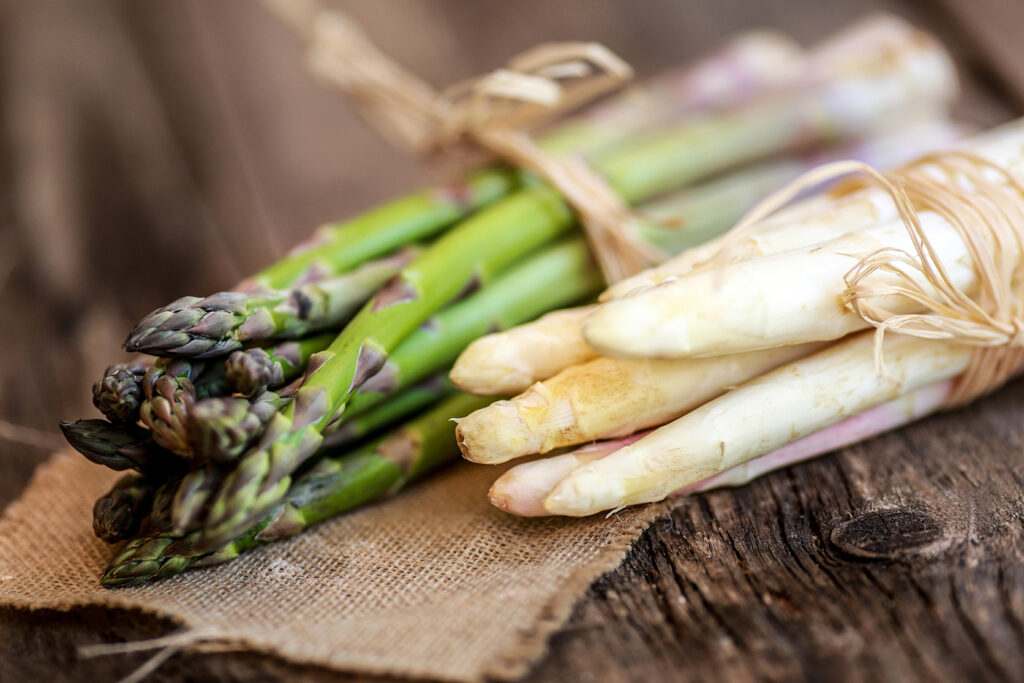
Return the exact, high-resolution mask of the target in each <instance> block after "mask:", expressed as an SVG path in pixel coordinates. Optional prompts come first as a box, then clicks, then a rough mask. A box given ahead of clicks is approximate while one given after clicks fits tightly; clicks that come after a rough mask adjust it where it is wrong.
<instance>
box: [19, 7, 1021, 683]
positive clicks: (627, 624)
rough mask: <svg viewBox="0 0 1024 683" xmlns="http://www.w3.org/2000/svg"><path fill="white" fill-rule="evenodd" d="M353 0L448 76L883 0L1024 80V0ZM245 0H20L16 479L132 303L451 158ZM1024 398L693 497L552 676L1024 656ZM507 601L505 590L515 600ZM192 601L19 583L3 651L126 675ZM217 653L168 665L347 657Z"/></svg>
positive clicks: (839, 667)
mask: <svg viewBox="0 0 1024 683" xmlns="http://www.w3.org/2000/svg"><path fill="white" fill-rule="evenodd" d="M343 7H344V8H345V9H346V10H347V11H349V12H350V13H351V14H352V15H353V16H355V17H356V18H357V19H359V20H360V21H362V22H364V25H365V27H366V28H367V29H368V31H369V32H370V33H371V35H373V36H374V37H375V39H376V40H377V41H378V42H379V43H380V44H381V45H382V46H384V47H385V48H386V49H387V50H388V51H390V52H391V53H393V54H394V55H395V56H396V57H397V58H399V59H400V60H401V61H403V62H404V63H406V64H409V65H413V66H414V67H415V69H416V70H417V71H418V72H420V73H421V74H422V75H423V76H425V77H426V78H428V79H431V80H432V81H434V82H435V83H438V84H445V83H449V82H452V81H454V80H456V79H459V78H462V77H466V76H470V75H472V74H475V73H478V72H481V71H483V70H485V69H486V68H489V67H492V66H496V65H498V64H499V63H501V62H502V61H503V60H504V59H505V58H507V57H508V56H510V55H512V54H514V53H516V52H517V51H519V50H521V49H523V48H525V47H527V46H530V45H532V44H534V43H537V42H539V41H542V40H547V39H582V38H586V39H594V40H598V41H602V42H605V43H607V44H609V45H610V46H611V47H612V48H614V49H615V50H616V51H617V52H619V54H622V55H624V56H626V57H627V58H628V59H629V60H630V61H631V62H632V63H633V64H634V65H635V66H636V67H637V69H638V71H639V72H640V73H641V75H643V74H650V73H653V72H655V71H656V70H658V69H659V68H662V67H665V66H668V65H672V64H676V63H679V62H682V61H685V60H688V59H691V58H694V57H696V56H698V55H700V54H701V53H702V52H704V51H706V50H708V49H710V48H711V47H712V46H714V45H716V44H717V43H719V42H720V41H721V40H722V38H723V37H724V36H726V35H728V34H730V33H733V32H735V31H738V30H741V29H745V28H751V27H756V26H762V25H767V26H775V27H778V28H781V29H784V30H786V31H787V32H789V33H791V34H792V35H794V36H795V37H797V38H798V39H800V40H801V41H804V42H809V41H812V40H814V39H816V38H818V37H821V36H822V35H824V34H827V33H829V32H831V31H834V30H836V29H838V28H840V27H841V26H843V25H844V24H845V23H846V22H848V21H850V20H852V19H855V18H857V17H858V16H861V15H863V14H865V13H867V12H869V11H872V10H877V9H888V10H894V11H897V12H899V13H900V14H903V15H904V16H906V17H908V18H910V19H912V20H913V21H916V22H919V23H920V24H922V25H924V26H926V27H928V28H930V29H931V30H933V31H935V32H936V33H938V34H939V35H940V36H941V37H942V38H943V39H945V40H946V41H947V42H948V43H949V45H950V47H951V49H952V50H954V52H955V53H956V56H957V58H958V60H959V62H960V66H961V68H962V71H963V76H964V90H965V96H964V101H963V103H962V105H961V106H960V110H959V113H960V115H961V117H962V118H964V119H966V120H968V121H971V122H973V123H976V124H979V125H989V124H992V123H995V122H999V121H1002V120H1006V119H1009V118H1012V117H1014V116H1016V115H1019V113H1020V110H1021V106H1022V104H1024V66H1021V65H1022V64H1024V47H1022V45H1021V35H1022V32H1024V6H1022V3H1020V2H1019V1H1018V0H1003V1H1000V0H971V1H970V2H967V1H966V0H945V1H944V2H927V1H924V0H920V1H917V2H914V1H910V0H906V1H896V0H831V1H824V0H806V1H800V2H798V1H796V0H790V1H787V0H760V1H758V2H749V1H746V0H706V1H683V0H675V1H673V0H643V1H639V0H633V1H629V0H618V1H614V0H515V1H509V0H462V1H460V0H443V1H442V0H387V1H384V0H376V1H374V0H360V1H353V2H346V3H344V4H343ZM426 180H427V177H426V175H425V174H424V173H423V172H422V171H421V170H419V169H418V168H417V167H416V165H415V164H414V163H411V162H410V160H409V159H408V158H406V157H405V156H404V155H403V154H402V153H401V152H398V151H395V150H393V149H391V148H389V147H388V146H387V145H386V144H384V143H383V142H381V141H380V140H379V139H378V138H377V137H376V136H375V135H374V133H373V132H372V131H370V130H368V129H367V128H366V127H365V126H364V125H363V124H362V122H361V121H360V120H359V119H358V118H357V117H355V116H354V115H353V113H352V111H351V109H350V108H349V107H348V106H347V105H346V103H345V102H344V101H343V99H342V98H341V97H339V96H338V95H337V94H336V93H334V92H332V91H330V90H327V89H324V88H322V87H321V86H320V85H318V84H317V83H315V82H314V81H312V80H311V79H309V78H308V77H307V76H306V74H305V73H304V72H303V65H302V60H301V52H300V49H299V46H298V45H297V44H296V43H295V42H294V40H293V38H292V36H291V35H290V34H288V33H287V31H286V30H285V29H284V28H283V27H282V26H281V25H279V24H278V23H277V22H276V21H275V20H274V19H273V18H271V17H270V16H269V15H267V14H266V13H265V12H264V11H263V9H262V8H261V7H260V6H259V5H257V4H255V3H253V2H248V1H246V0H217V1H214V0H208V1H206V2H201V1H199V0H162V1H157V0H137V1H134V2H116V1H105V0H80V1H75V0H65V1H64V2H51V1H49V0H32V1H28V0H25V1H19V0H0V357H2V359H3V361H2V363H0V419H2V420H3V422H2V423H0V506H3V505H5V504H6V503H7V502H9V501H11V500H13V499H14V498H15V497H16V496H17V494H18V492H19V491H20V490H21V489H22V487H23V486H24V485H25V483H26V482H27V481H28V479H29V477H30V476H31V473H32V470H33V468H34V466H35V465H37V464H38V463H39V462H41V461H42V460H43V459H44V458H45V457H46V455H47V453H48V452H49V451H50V450H51V448H52V446H53V445H54V444H55V443H56V442H57V439H56V434H55V429H54V427H55V422H56V420H57V419H58V418H59V417H70V416H78V415H83V414H88V413H90V406H89V400H88V395H89V384H90V382H91V380H92V378H93V377H95V376H96V375H97V373H98V372H99V371H100V370H101V369H102V367H103V366H105V365H106V364H107V363H108V362H110V361H111V360H113V359H114V357H115V355H116V354H115V352H114V350H115V349H116V348H117V346H118V343H119V342H120V341H121V338H122V335H123V334H124V332H125V330H126V328H127V325H128V323H129V322H130V321H131V320H133V319H135V318H137V317H139V315H141V314H143V313H145V312H146V311H148V310H149V309H151V308H153V307H155V306H157V305H159V304H162V303H164V302H165V301H167V300H169V299H170V298H173V297H176V296H179V295H182V294H186V293H191V294H195V293H205V292H210V291H213V290H215V289H219V288H223V287H225V286H227V285H229V284H231V283H232V282H233V281H235V280H237V279H238V277H239V276H240V275H241V274H242V273H244V272H247V271H250V270H253V269H255V268H256V267H258V266H260V265H261V264H263V263H265V262H267V261H268V260H269V259H271V258H272V257H274V256H275V255H278V254H280V253H281V251H282V249H283V248H284V247H285V246H286V245H288V244H289V243H291V242H293V241H295V240H296V239H297V238H298V237H300V236H302V235H304V234H306V233H307V232H308V231H309V230H310V229H311V228H312V227H313V226H314V225H316V224H317V223H318V222H320V221H322V220H325V219H327V218H331V217H338V216H344V215H347V214H351V213H353V212H355V211H357V210H359V209H361V208H363V207H366V206H368V205H370V204H372V203H373V202H375V201H377V200H381V199H384V198H387V197H390V196H393V195H396V194H398V193H400V192H402V191H403V190H407V189H409V188H411V187H413V186H416V185H419V184H421V183H424V182H426ZM1021 399H1024V386H1022V385H1021V384H1018V385H1016V386H1013V387H1010V388H1008V389H1006V390H1004V391H1002V392H1000V393H999V394H997V395H996V396H994V397H992V398H989V399H986V400H984V401H982V402H981V403H980V404H979V405H977V406H975V407H972V408H970V409H969V410H965V411H961V412H958V413H955V414H951V415H947V416H943V417H939V418H934V419H930V420H927V421H925V422H923V423H921V424H919V425H917V426H914V427H913V428H911V429H907V430H904V431H903V432H900V433H898V434H893V435H889V436H886V437H884V438H880V439H876V440H873V441H871V442H870V443H867V444H864V445H861V446H857V447H854V448H850V449H847V450H845V451H843V452H841V453H839V454H836V455H832V456H830V457H826V458H823V459H821V460H819V461H817V462H814V463H810V464H807V465H804V466H801V467H797V468H793V469H791V470H788V471H785V472H781V473H777V474H774V475H772V476H770V477H767V478H765V479H763V480H761V481H759V482H756V483H755V484H753V485H751V486H749V487H747V488H745V489H742V490H739V491H735V492H722V493H715V494H711V495H706V496H699V497H696V498H693V499H690V500H687V501H684V502H682V503H681V504H680V505H679V506H678V508H677V509H676V511H675V512H674V514H672V515H671V516H670V517H668V518H666V519H664V520H662V521H661V522H659V523H658V524H656V525H655V526H654V527H653V528H652V529H650V530H649V532H648V533H646V534H645V535H644V536H643V538H642V539H641V540H640V541H639V542H638V543H637V544H636V546H635V547H634V549H633V551H632V552H631V554H630V555H629V557H628V559H627V560H626V561H625V563H624V564H623V565H622V567H620V568H619V570H617V571H616V572H613V573H612V574H610V575H608V576H607V577H605V578H604V579H602V580H600V581H599V582H597V584H596V585H595V586H593V588H592V589H591V590H590V592H589V594H588V595H587V597H586V598H585V599H584V600H583V602H582V603H581V604H580V605H579V607H578V609H577V610H576V612H575V614H574V615H573V617H572V619H571V621H570V622H569V623H568V624H567V625H566V626H565V628H564V629H562V631H561V632H560V633H559V634H558V635H557V636H555V637H554V639H553V641H552V643H551V653H550V655H549V656H548V657H547V658H546V659H544V660H543V661H542V662H540V663H539V665H538V666H537V668H536V670H535V671H534V672H533V674H532V676H531V677H530V678H531V679H534V680H546V681H556V680H609V681H619V680H622V681H626V680H655V679H657V680H664V679H673V680H695V681H696V680H707V679H717V680H730V681H744V680H760V679H772V680H783V679H787V680H792V679H805V680H851V681H859V680H892V681H908V680H921V681H931V680H936V679H947V680H1014V679H1016V680H1024V497H1022V487H1024V457H1022V456H1024V454H1022V446H1024V426H1022V425H1021V417H1022V415H1024V411H1022V410H1021V409H1020V408H1019V406H1018V405H1017V403H1018V401H1020V400H1021ZM495 618H501V615H495ZM171 629H173V625H172V624H169V623H166V622H163V621H161V620H157V619H153V618H147V617H142V616H139V615H135V614H131V613H127V612H106V611H100V610H82V611H78V612H74V613H71V614H58V613H52V612H42V613H36V614H22V613H17V612H13V611H2V610H0V681H2V682H3V683H7V682H12V681H23V680H25V681H27V680H53V681H63V680H70V681H96V680H108V679H115V678H117V677H119V676H121V675H124V674H125V673H127V672H128V671H130V670H131V669H132V668H134V667H135V666H137V665H138V664H139V663H140V662H141V661H142V659H143V656H142V655H139V656H126V657H123V658H116V659H106V660H93V661H87V662H82V661H78V660H77V659H76V656H75V647H76V646H77V645H80V644H84V643H93V642H105V641H112V640H117V639H138V638H144V637H151V636H155V635H159V634H162V633H165V632H167V631H169V630H171ZM345 678H346V677H345V676H341V675H338V674H333V673H329V672H323V671H318V670H315V669H310V668H295V667H291V666H289V665H287V664H285V663H283V662H280V661H278V660H275V659H273V658H269V657H262V656H255V655H247V654H230V655H226V654H192V655H188V656H178V657H175V658H174V659H172V660H171V661H170V662H168V663H167V664H165V665H164V666H163V667H162V668H161V669H160V670H159V671H158V672H157V673H156V674H154V675H153V676H151V677H150V679H149V680H152V681H191V680H210V679H222V680H269V681H278V680H282V681H283V680H311V681H328V680H341V679H345Z"/></svg>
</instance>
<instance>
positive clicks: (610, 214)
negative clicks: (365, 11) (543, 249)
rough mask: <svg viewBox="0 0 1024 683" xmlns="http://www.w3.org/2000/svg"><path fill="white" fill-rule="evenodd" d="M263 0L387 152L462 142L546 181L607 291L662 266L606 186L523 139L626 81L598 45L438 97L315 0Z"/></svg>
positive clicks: (536, 56)
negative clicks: (567, 209) (578, 226)
mask: <svg viewBox="0 0 1024 683" xmlns="http://www.w3.org/2000/svg"><path fill="white" fill-rule="evenodd" d="M265 1H266V4H267V5H268V7H269V8H270V9H271V10H273V11H274V13H275V14H277V15H278V16H279V17H280V18H281V19H282V20H283V21H285V22H286V23H287V24H289V25H290V26H292V28H294V29H295V30H296V31H297V32H298V33H299V35H301V36H303V38H304V39H305V41H306V42H307V44H308V46H309V48H308V49H309V52H308V59H309V64H310V68H311V69H312V70H313V71H314V72H315V73H317V74H318V75H320V76H322V77H323V78H325V79H326V80H328V81H330V82H332V83H334V84H336V85H338V86H339V87H340V88H341V89H342V90H344V91H345V92H346V93H347V94H349V95H350V96H351V97H352V98H353V99H354V100H355V101H356V102H357V103H358V104H359V106H360V108H361V109H362V113H363V115H364V117H365V118H366V119H367V121H369V122H370V123H371V124H372V125H374V126H375V127H376V128H377V129H378V130H379V131H380V132H381V133H382V134H383V135H384V136H385V137H386V138H388V139H389V140H390V141H392V142H393V143H397V144H400V145H401V146H404V147H407V148H410V149H412V150H413V151H414V152H416V153H418V154H428V153H433V152H437V151H444V152H451V151H456V150H457V149H458V148H460V147H465V145H466V144H467V143H468V144H469V145H471V146H475V147H478V148H482V149H483V150H485V151H486V152H488V153H490V154H493V155H495V156H497V157H498V158H501V159H504V160H506V161H510V162H512V163H513V164H515V165H517V166H520V167H522V168H525V169H528V170H530V171H532V172H534V173H536V174H537V175H539V176H540V177H542V178H544V179H545V180H547V181H548V182H549V183H551V185H552V186H553V187H554V188H555V189H556V190H558V191H559V192H560V193H561V194H562V196H563V197H564V198H565V200H566V202H567V203H568V204H569V205H570V206H572V207H573V208H574V209H575V210H576V212H577V214H578V215H579V218H580V221H581V222H582V223H583V226H584V229H585V231H586V233H587V237H588V239H589V242H590V245H591V248H592V250H593V252H594V254H595V258H596V260H597V262H598V265H599V266H600V268H601V270H602V272H603V273H604V276H605V279H606V280H608V281H609V282H616V281H618V280H621V279H623V278H625V277H627V276H629V275H632V274H634V273H637V272H639V271H640V270H643V269H644V268H646V267H648V266H651V265H653V264H655V263H658V262H660V261H661V260H663V259H664V256H665V255H664V254H663V253H661V252H660V251H658V250H656V249H654V248H652V247H651V246H650V245H647V244H645V243H644V241H643V240H642V239H641V238H640V234H639V221H638V219H637V218H636V217H635V216H634V215H633V214H632V212H631V211H630V210H629V209H628V207H627V206H626V205H625V204H624V203H623V202H622V200H621V199H620V198H619V197H618V195H616V193H615V191H614V190H612V189H611V188H610V187H609V186H608V184H607V183H606V182H605V181H604V179H603V178H601V177H600V176H599V175H597V174H596V173H595V172H594V171H593V170H592V169H591V168H590V167H589V166H587V164H586V163H585V162H583V161H582V160H580V159H564V158H560V157H552V156H550V155H548V154H546V153H544V152H543V151H542V150H541V149H540V148H539V147H538V146H537V145H536V144H535V143H534V142H533V140H532V139H531V138H530V136H529V135H528V134H527V133H526V131H528V130H530V129H533V128H536V127H537V126H539V125H541V124H543V123H546V122H548V121H550V120H551V119H553V118H555V117H556V116H558V115H560V114H563V113H565V112H567V111H569V110H571V109H574V108H576V107H579V106H581V105H583V104H585V103H587V102H589V101H591V100H593V99H594V98H595V97H598V96H600V95H602V94H605V93H608V92H610V91H612V90H614V89H617V88H619V87H620V86H621V85H622V84H623V83H625V82H626V81H627V80H628V79H629V78H631V77H632V69H630V67H629V65H628V64H626V63H625V62H623V61H622V60H621V59H619V58H618V57H617V56H616V55H615V54H614V53H612V52H611V51H610V50H608V49H607V48H605V47H604V46H602V45H598V44H595V43H553V44H545V45H540V46H538V47H535V48H533V49H531V50H528V51H526V52H524V53H522V54H521V55H519V56H517V57H516V58H514V59H513V60H512V61H511V62H509V64H508V66H507V67H506V68H503V69H498V70H496V71H494V72H492V73H490V74H487V75H485V76H482V77H480V78H476V79H471V80H468V81H465V82H462V83H458V84H456V85H454V86H452V87H451V88H448V89H447V90H445V91H444V92H441V93H439V92H437V91H436V90H434V89H433V88H432V87H431V86H430V85H428V84H427V83H425V82H424V81H422V80H421V79H419V78H417V77H416V76H414V75H413V74H411V73H409V72H408V71H406V70H405V69H403V68H402V67H401V66H399V65H398V64H396V63H395V62H394V61H393V60H391V59H390V58H389V57H387V55H385V54H384V53H383V52H381V50H380V49H379V48H378V47H377V46H376V45H374V44H373V43H372V42H371V41H370V40H369V38H368V37H367V36H366V34H365V33H364V32H363V31H362V30H361V29H360V28H359V27H358V26H357V25H356V24H355V23H354V22H353V21H351V20H350V19H348V18H347V17H345V16H344V15H342V14H341V13H339V12H336V11H331V10H324V9H322V8H320V7H319V6H318V4H317V3H316V2H315V0H265Z"/></svg>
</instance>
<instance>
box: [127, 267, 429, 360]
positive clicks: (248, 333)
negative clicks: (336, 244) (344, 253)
mask: <svg viewBox="0 0 1024 683" xmlns="http://www.w3.org/2000/svg"><path fill="white" fill-rule="evenodd" d="M417 252H418V250H417V249H414V248H412V247H406V248H404V249H401V250H399V251H398V252H397V253H395V254H392V255H391V256H388V257H385V258H382V259H379V260H376V261H370V262H369V263H364V264H363V265H361V266H359V267H358V268H357V269H356V270H354V271H352V272H350V273H345V274H344V275H339V276H338V277H334V278H330V279H327V280H321V281H318V282H310V283H305V284H303V285H300V286H298V287H295V288H293V289H287V290H277V291H271V292H266V293H258V294H256V293H248V292H238V291H234V292H219V293H217V294H214V295H213V296H209V297H206V298H204V299H200V298H197V297H188V296H187V297H183V298H181V299H178V300H177V301H174V302H173V303H171V304H169V305H168V306H165V307H163V308H160V309H157V310H156V311H154V312H153V313H151V314H149V315H148V316H146V317H145V318H143V319H142V321H141V322H139V323H138V325H136V326H135V328H134V329H133V330H132V331H131V333H129V335H128V340H127V341H126V342H125V348H126V349H127V350H129V351H144V352H146V353H151V354H155V355H160V356H171V357H182V358H198V359H201V358H214V357H216V356H222V355H225V354H228V353H231V352H232V351H234V350H236V349H239V348H241V347H242V346H243V345H244V344H251V343H254V342H260V341H264V340H270V339H297V338H299V337H302V336H305V335H307V334H310V333H313V332H318V331H320V330H324V329H328V328H332V327H340V326H341V325H342V324H343V323H344V322H345V321H346V320H347V319H348V318H349V317H351V315H352V314H353V313H355V312H356V311H357V310H358V309H359V307H360V306H361V305H362V304H363V302H365V301H366V300H367V299H369V298H370V296H372V295H373V293H374V292H376V291H377V290H378V289H379V288H380V286H381V285H383V284H384V283H385V282H387V281H388V280H389V279H391V278H392V277H393V276H394V275H395V274H396V273H398V272H400V271H401V269H402V267H403V266H405V265H406V264H408V263H409V262H410V261H411V260H412V259H413V257H414V256H415V254H416V253H417Z"/></svg>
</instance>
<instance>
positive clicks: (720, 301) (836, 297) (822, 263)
mask: <svg viewBox="0 0 1024 683" xmlns="http://www.w3.org/2000/svg"><path fill="white" fill-rule="evenodd" d="M920 218H921V223H922V224H923V225H924V226H925V229H926V230H927V231H928V236H929V240H930V241H931V243H932V246H933V247H934V248H935V253H936V254H937V255H938V257H939V259H940V260H941V262H942V263H943V264H944V266H945V267H946V272H947V273H948V275H949V277H950V280H951V281H952V282H953V284H954V286H956V287H957V288H958V289H959V290H960V291H964V292H967V293H971V292H972V291H973V289H974V287H975V284H976V276H975V272H974V268H973V263H972V261H971V257H970V253H969V252H968V250H967V247H966V245H964V243H963V241H962V239H961V238H960V235H959V233H958V232H957V231H956V229H955V228H953V226H951V225H950V224H949V223H947V222H946V221H945V220H944V219H943V218H941V217H939V216H937V215H935V214H932V213H923V214H921V217H920ZM880 249H899V250H903V251H905V252H908V253H913V251H914V247H913V243H912V242H911V239H910V237H909V235H908V234H907V231H906V229H905V228H904V226H903V223H902V222H900V221H898V220H897V221H892V222H890V223H886V224H884V225H882V226H879V227H876V228H871V229H868V230H862V231H858V232H852V233H849V234H847V235H845V236H843V237H840V238H838V239H835V240H832V241H831V242H827V243H826V244H824V245H819V246H813V247H806V248H803V249H798V250H793V251H788V252H784V253H781V254H774V255H771V256H764V257H759V258H754V259H750V260H748V261H741V262H738V263H733V264H729V265H727V266H724V267H722V268H710V269H704V270H699V271H695V272H693V273H690V274H689V275H686V276H684V277H681V278H679V279H677V280H675V281H671V282H666V283H665V284H662V285H659V286H657V287H655V288H654V289H651V290H649V291H647V292H643V293H640V294H637V295H635V296H632V297H627V298H625V299H618V300H615V301H610V302H608V303H605V304H603V305H602V306H601V307H599V308H598V310H597V311H595V312H594V313H593V314H592V315H591V316H590V317H589V318H587V320H586V321H585V323H584V326H583V333H584V337H585V338H586V340H587V342H588V343H589V344H590V345H591V346H593V347H595V348H596V349H597V350H598V351H600V352H602V353H607V354H610V355H619V356H626V357H635V358H694V357H702V356H717V355H720V354H733V353H745V352H749V351H752V350H756V349H767V348H773V347H777V346H785V345H788V344H800V343H806V342H810V341H826V340H831V339H839V338H840V337H843V336H845V335H847V334H850V333H851V332H855V331H857V330H862V329H865V328H866V327H868V324H867V323H866V322H865V321H864V320H863V319H862V318H861V317H860V316H859V315H857V313H856V312H854V311H853V310H851V309H850V308H848V307H847V306H846V305H845V302H844V300H843V294H844V292H845V291H846V281H845V279H844V277H845V275H846V273H847V272H849V271H850V269H851V268H853V267H854V266H855V265H856V264H857V262H858V261H860V260H861V259H863V258H865V257H867V256H870V255H871V254H874V253H875V252H877V251H879V250H880ZM916 279H917V280H919V281H920V282H921V283H922V284H924V285H925V286H927V285H926V283H925V282H924V279H923V278H922V277H920V276H919V275H918V276H917V277H916ZM867 282H870V284H871V285H873V286H874V285H877V286H884V285H890V284H895V283H897V282H898V281H897V280H896V278H895V276H894V275H892V274H891V273H883V272H876V273H874V274H872V275H871V277H870V279H869V280H867V281H866V283H867ZM878 303H884V304H885V305H887V306H889V307H890V308H891V309H892V310H894V311H898V312H900V313H909V312H912V311H916V310H919V307H918V305H917V303H916V302H914V301H912V300H910V299H907V298H905V297H886V298H885V299H884V300H879V301H878Z"/></svg>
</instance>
